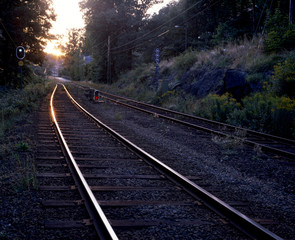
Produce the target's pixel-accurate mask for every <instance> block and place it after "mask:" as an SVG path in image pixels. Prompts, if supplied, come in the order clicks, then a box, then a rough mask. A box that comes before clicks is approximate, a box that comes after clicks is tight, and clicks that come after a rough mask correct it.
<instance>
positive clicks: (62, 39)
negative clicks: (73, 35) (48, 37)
mask: <svg viewBox="0 0 295 240" xmlns="http://www.w3.org/2000/svg"><path fill="white" fill-rule="evenodd" d="M81 1H82V0H52V3H53V8H54V10H55V13H56V21H55V22H52V29H51V30H50V33H51V34H53V35H56V36H59V37H58V39H57V40H52V41H49V42H48V43H47V45H46V47H45V49H44V51H45V52H46V53H49V54H54V55H56V56H60V55H63V53H62V52H61V50H60V49H59V47H58V46H59V45H64V44H65V43H66V42H67V41H68V39H67V37H68V32H69V31H70V30H71V29H73V28H84V26H85V24H84V20H83V18H82V12H81V11H80V8H79V2H81Z"/></svg>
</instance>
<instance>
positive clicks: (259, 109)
mask: <svg viewBox="0 0 295 240" xmlns="http://www.w3.org/2000/svg"><path fill="white" fill-rule="evenodd" d="M242 105H243V108H242V109H235V110H234V111H233V112H232V113H230V114H229V116H228V119H227V122H228V123H229V124H233V125H236V126H241V127H246V128H250V129H253V130H256V131H261V132H266V133H270V134H275V135H280V136H284V137H295V136H293V135H294V129H295V101H294V100H292V99H290V98H288V97H278V96H274V95H272V94H270V93H266V92H264V93H256V94H255V95H253V96H248V97H246V98H244V99H243V100H242Z"/></svg>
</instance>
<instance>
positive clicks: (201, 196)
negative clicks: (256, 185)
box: [39, 86, 280, 239]
mask: <svg viewBox="0 0 295 240" xmlns="http://www.w3.org/2000/svg"><path fill="white" fill-rule="evenodd" d="M73 103H74V104H73ZM74 105H75V106H74ZM51 106H52V109H51V113H52V115H53V116H54V117H53V119H54V120H55V121H54V129H55V132H56V133H57V136H58V139H59V143H60V144H61V145H62V146H63V147H62V153H63V155H64V156H65V159H66V163H64V165H63V167H65V166H69V167H70V169H71V170H70V173H68V172H62V173H58V174H57V173H46V174H43V175H42V174H41V175H39V177H52V178H58V177H69V176H72V177H73V178H74V185H73V183H72V182H71V181H70V180H69V182H70V183H71V184H70V185H64V184H62V186H60V183H57V184H55V186H43V187H41V188H43V190H44V191H45V190H48V191H50V190H55V191H60V192H65V191H73V190H75V191H76V190H77V189H79V192H80V194H81V195H82V198H83V201H81V200H79V201H77V199H75V200H73V199H72V200H59V199H53V200H52V199H48V200H44V201H43V204H44V206H47V207H57V208H58V207H61V206H68V205H70V206H73V204H77V202H79V203H81V202H82V203H85V206H86V208H87V210H88V212H89V215H90V219H91V220H87V221H85V219H84V223H85V222H86V223H89V224H90V225H93V226H94V227H95V229H96V231H97V233H98V235H99V237H100V238H102V239H117V238H118V237H119V238H120V239H144V238H147V239H150V238H157V239H164V238H165V239H172V238H179V237H181V238H182V239H204V238H209V237H210V239H220V238H223V239H232V238H233V237H234V238H239V239H247V238H248V237H250V238H256V239H280V237H278V236H277V235H275V234H274V233H272V232H270V231H268V230H267V229H266V228H264V227H262V226H261V225H259V224H257V223H256V222H254V221H253V220H251V219H250V218H248V217H247V216H245V215H243V214H242V213H240V212H239V211H237V210H235V209H234V208H232V207H231V206H229V205H228V204H226V203H224V202H223V201H221V200H220V199H218V198H216V197H215V196H213V195H212V194H210V193H209V192H207V191H205V190H204V189H202V188H201V187H200V186H198V185H196V184H195V183H193V182H192V181H191V180H189V179H188V178H187V177H184V176H182V175H180V174H178V173H177V172H176V171H174V170H173V169H171V168H169V167H167V166H166V165H165V164H163V163H162V162H160V161H159V160H158V159H156V158H154V157H153V156H151V155H150V154H148V153H146V152H145V151H143V150H142V149H140V148H139V147H137V146H136V145H134V144H133V143H131V142H130V141H128V140H127V139H126V138H124V137H122V136H121V135H120V134H118V133H116V132H115V131H114V130H112V129H111V128H110V127H108V126H106V125H105V124H103V123H102V122H100V121H99V120H97V119H96V118H95V117H94V116H93V115H91V114H89V113H85V111H84V109H83V108H82V107H81V106H80V105H79V104H78V103H77V102H76V101H75V100H74V99H73V98H72V97H71V96H70V94H69V92H68V91H67V90H66V88H62V87H61V86H59V87H57V88H56V89H55V91H54V92H53V94H52V98H51ZM54 141H56V140H54ZM47 150H49V149H47ZM51 151H56V150H55V149H52V150H51ZM57 158H62V159H63V157H61V156H59V157H57ZM45 165H46V164H43V166H44V167H46V166H45ZM47 166H48V165H47ZM51 167H52V166H51ZM63 171H64V170H63ZM208 209H210V211H208ZM228 223H230V224H228ZM86 225H87V224H86ZM233 226H234V227H233ZM237 229H238V230H237ZM177 236H178V237H177Z"/></svg>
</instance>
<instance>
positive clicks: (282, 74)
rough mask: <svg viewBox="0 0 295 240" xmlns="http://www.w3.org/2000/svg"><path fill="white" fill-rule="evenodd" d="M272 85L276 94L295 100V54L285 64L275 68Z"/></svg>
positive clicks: (279, 64)
mask: <svg viewBox="0 0 295 240" xmlns="http://www.w3.org/2000/svg"><path fill="white" fill-rule="evenodd" d="M272 83H273V89H274V92H275V93H276V94H278V95H287V96H288V97H290V98H293V99H294V98H295V52H292V53H291V54H290V55H289V57H288V58H287V59H286V60H285V61H284V62H283V63H278V64H277V65H275V66H274V75H273V76H272Z"/></svg>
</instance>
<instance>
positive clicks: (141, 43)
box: [111, 0, 221, 54]
mask: <svg viewBox="0 0 295 240" xmlns="http://www.w3.org/2000/svg"><path fill="white" fill-rule="evenodd" d="M220 1H221V0H218V1H216V2H214V3H212V4H210V5H208V6H207V7H206V8H204V9H202V10H200V11H199V12H197V13H196V14H194V15H193V16H191V17H190V18H189V19H188V20H186V21H183V22H182V23H181V24H184V23H188V22H189V21H191V20H192V19H193V18H195V17H197V16H198V15H199V14H201V13H202V12H204V11H205V10H207V9H208V8H210V7H212V6H214V5H216V4H217V3H218V2H220ZM185 11H188V9H187V10H185ZM182 14H183V13H182ZM178 16H179V15H177V16H176V17H178ZM176 17H175V18H176ZM175 18H173V20H174V19H175ZM170 22H171V20H169V21H167V22H166V23H165V24H162V25H161V26H160V27H163V26H164V25H166V24H167V23H170ZM158 28H159V27H157V28H155V29H158ZM155 29H153V30H152V31H150V32H149V33H151V32H154V30H155ZM168 31H170V30H167V31H165V32H163V33H161V34H158V35H156V36H153V37H151V38H149V39H146V40H144V41H141V42H140V43H138V44H136V45H134V46H132V47H129V48H126V49H123V50H117V51H114V50H116V49H117V48H118V47H115V48H112V49H111V51H112V53H115V54H116V53H122V52H126V51H129V50H132V49H134V48H136V47H138V46H141V45H143V44H144V43H146V42H148V41H151V40H153V39H156V38H158V37H161V36H162V35H164V34H166V33H168ZM147 35H148V34H144V35H143V36H141V37H139V38H137V39H141V38H143V37H145V36H147ZM131 42H134V40H133V41H130V42H129V43H131ZM129 43H127V44H125V45H129Z"/></svg>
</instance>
